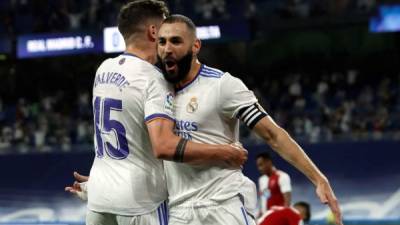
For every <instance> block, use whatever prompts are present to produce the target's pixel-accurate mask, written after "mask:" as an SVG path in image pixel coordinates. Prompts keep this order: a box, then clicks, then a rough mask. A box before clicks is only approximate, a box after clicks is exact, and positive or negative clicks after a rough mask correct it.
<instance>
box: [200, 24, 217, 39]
mask: <svg viewBox="0 0 400 225" xmlns="http://www.w3.org/2000/svg"><path fill="white" fill-rule="evenodd" d="M196 34H197V37H198V38H199V39H200V40H209V39H219V38H221V29H220V28H219V26H217V25H215V26H202V27H197V28H196Z"/></svg>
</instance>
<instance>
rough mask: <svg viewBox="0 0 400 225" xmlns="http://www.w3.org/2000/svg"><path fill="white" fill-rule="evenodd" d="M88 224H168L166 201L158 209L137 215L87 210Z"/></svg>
mask: <svg viewBox="0 0 400 225" xmlns="http://www.w3.org/2000/svg"><path fill="white" fill-rule="evenodd" d="M86 225H168V210H167V206H166V203H163V204H161V205H160V206H159V207H158V208H157V210H154V211H152V212H150V213H147V214H143V215H137V216H122V215H115V214H111V213H100V212H94V211H91V210H89V209H88V210H87V212H86Z"/></svg>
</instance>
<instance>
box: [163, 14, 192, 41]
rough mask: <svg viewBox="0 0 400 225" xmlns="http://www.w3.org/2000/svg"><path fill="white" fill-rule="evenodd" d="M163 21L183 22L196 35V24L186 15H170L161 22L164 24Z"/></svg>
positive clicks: (169, 22)
mask: <svg viewBox="0 0 400 225" xmlns="http://www.w3.org/2000/svg"><path fill="white" fill-rule="evenodd" d="M165 23H168V24H171V23H184V24H186V26H187V27H188V28H189V30H190V31H191V32H192V33H193V34H194V35H195V36H196V25H195V24H194V23H193V21H192V20H191V19H190V18H189V17H187V16H184V15H180V14H174V15H170V16H168V17H167V18H166V19H165V20H164V21H163V24H165Z"/></svg>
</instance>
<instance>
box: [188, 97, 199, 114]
mask: <svg viewBox="0 0 400 225" xmlns="http://www.w3.org/2000/svg"><path fill="white" fill-rule="evenodd" d="M197 108H199V104H198V103H197V98H196V97H192V98H191V99H190V101H189V103H188V104H187V105H186V111H187V112H188V113H194V112H196V110H197Z"/></svg>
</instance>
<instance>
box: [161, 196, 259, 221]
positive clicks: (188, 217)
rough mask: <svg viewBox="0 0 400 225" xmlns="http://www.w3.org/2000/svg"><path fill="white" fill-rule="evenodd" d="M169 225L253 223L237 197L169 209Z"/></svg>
mask: <svg viewBox="0 0 400 225" xmlns="http://www.w3.org/2000/svg"><path fill="white" fill-rule="evenodd" d="M168 224H169V225H184V224H190V225H204V224H207V225H255V224H256V222H255V220H254V219H253V217H251V216H250V215H249V214H248V213H247V212H246V210H245V208H244V207H243V203H242V201H241V200H240V199H239V197H234V198H232V199H229V200H226V201H224V202H221V203H218V202H212V201H210V202H192V203H188V204H183V205H180V206H176V207H173V208H171V209H170V211H169V221H168Z"/></svg>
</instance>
